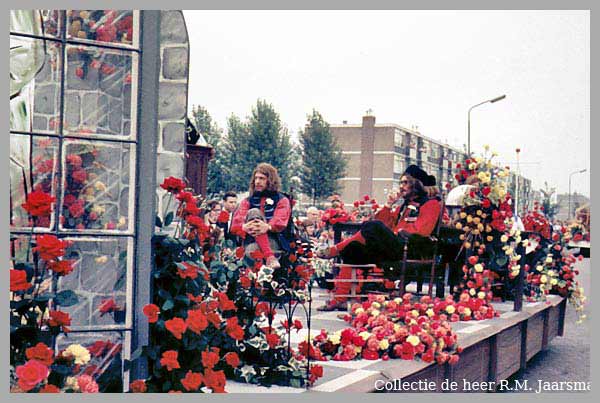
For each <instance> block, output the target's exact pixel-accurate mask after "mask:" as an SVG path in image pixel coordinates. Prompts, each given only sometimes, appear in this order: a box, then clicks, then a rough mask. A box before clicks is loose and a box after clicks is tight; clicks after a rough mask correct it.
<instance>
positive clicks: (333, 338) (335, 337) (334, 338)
mask: <svg viewBox="0 0 600 403" xmlns="http://www.w3.org/2000/svg"><path fill="white" fill-rule="evenodd" d="M341 337H342V336H341V335H340V334H335V333H334V334H332V335H330V336H329V341H330V342H332V343H333V344H340V339H341Z"/></svg>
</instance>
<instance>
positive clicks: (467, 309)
mask: <svg viewBox="0 0 600 403" xmlns="http://www.w3.org/2000/svg"><path fill="white" fill-rule="evenodd" d="M463 313H464V314H465V316H471V309H469V308H465V310H464V311H463Z"/></svg>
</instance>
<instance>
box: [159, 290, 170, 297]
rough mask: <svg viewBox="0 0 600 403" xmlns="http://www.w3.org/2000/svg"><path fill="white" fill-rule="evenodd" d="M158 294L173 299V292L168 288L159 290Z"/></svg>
mask: <svg viewBox="0 0 600 403" xmlns="http://www.w3.org/2000/svg"><path fill="white" fill-rule="evenodd" d="M158 296H159V297H161V298H162V299H171V298H172V297H171V294H169V292H168V291H167V290H163V289H162V288H161V289H159V290H158Z"/></svg>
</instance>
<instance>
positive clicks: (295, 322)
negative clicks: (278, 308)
mask: <svg viewBox="0 0 600 403" xmlns="http://www.w3.org/2000/svg"><path fill="white" fill-rule="evenodd" d="M294 327H295V328H296V331H298V330H300V329H302V322H300V320H299V319H295V320H294Z"/></svg>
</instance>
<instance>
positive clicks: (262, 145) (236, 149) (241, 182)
mask: <svg viewBox="0 0 600 403" xmlns="http://www.w3.org/2000/svg"><path fill="white" fill-rule="evenodd" d="M227 126H228V129H227V137H226V140H225V155H226V156H227V162H226V164H227V170H228V171H229V174H230V175H231V176H230V178H231V185H232V188H233V189H235V190H238V191H241V190H246V189H248V181H249V179H250V177H251V175H252V171H253V170H254V168H255V167H256V165H257V164H258V163H260V162H268V163H269V164H271V165H273V166H274V167H275V168H277V171H278V172H279V176H280V177H281V184H282V188H283V190H285V191H287V190H289V184H290V177H291V176H293V172H294V171H293V168H294V165H293V161H292V152H293V147H292V143H291V141H290V137H289V134H288V132H287V129H286V128H285V127H283V125H282V124H281V120H280V118H279V114H278V113H277V112H276V111H275V109H274V108H273V106H272V105H271V104H269V103H267V102H266V101H262V100H260V99H259V100H258V101H257V102H256V106H254V107H253V108H252V114H251V116H250V117H248V118H247V120H246V122H242V121H241V120H240V119H239V118H238V117H237V116H235V115H231V116H230V117H229V119H228V121H227Z"/></svg>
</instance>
